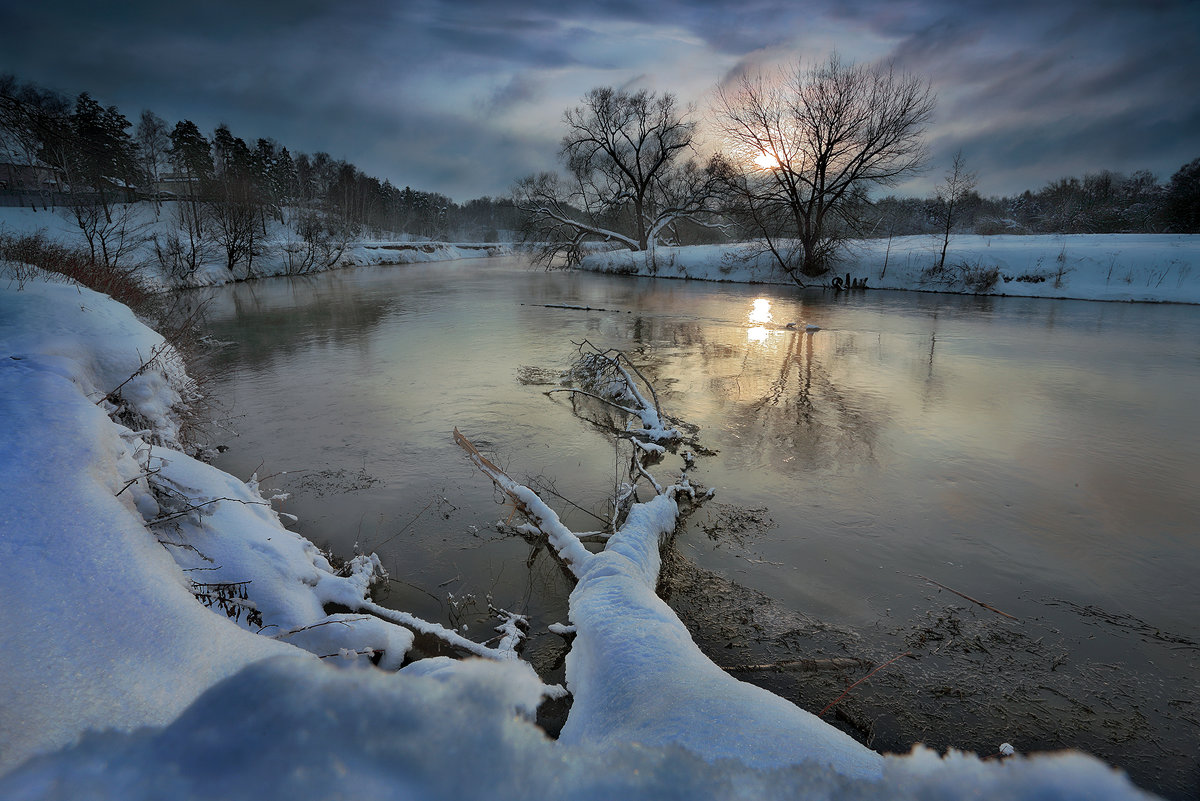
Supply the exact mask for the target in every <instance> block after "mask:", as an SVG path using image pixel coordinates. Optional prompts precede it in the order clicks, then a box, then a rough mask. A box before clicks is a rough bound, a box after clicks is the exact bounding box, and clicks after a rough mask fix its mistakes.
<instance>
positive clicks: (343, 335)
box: [206, 277, 396, 369]
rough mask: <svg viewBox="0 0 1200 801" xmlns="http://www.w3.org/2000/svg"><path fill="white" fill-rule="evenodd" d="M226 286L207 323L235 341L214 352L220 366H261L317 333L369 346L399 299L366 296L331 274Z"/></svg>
mask: <svg viewBox="0 0 1200 801" xmlns="http://www.w3.org/2000/svg"><path fill="white" fill-rule="evenodd" d="M281 280H282V279H281ZM228 291H229V293H230V294H229V296H228V298H227V299H226V303H225V304H224V306H225V308H224V309H221V310H220V311H219V312H218V313H219V315H220V316H217V314H213V315H211V317H210V320H209V321H208V324H207V325H206V333H207V334H208V335H209V336H211V337H212V338H213V339H215V340H217V341H221V342H232V343H236V345H237V347H236V348H221V349H219V350H217V351H216V352H214V354H213V355H212V357H211V360H212V361H211V364H212V365H213V366H214V367H215V368H218V369H220V368H222V367H224V366H226V365H229V364H232V363H238V364H242V365H246V366H249V367H252V368H255V369H260V368H261V367H262V366H263V365H264V364H267V363H269V362H270V361H272V360H273V359H276V358H278V357H279V356H281V355H287V354H289V353H292V352H294V351H297V350H303V349H305V348H308V347H310V346H311V345H312V340H313V337H314V336H316V337H319V338H320V340H321V341H322V342H327V343H329V344H331V345H334V346H345V345H360V346H363V347H365V346H366V343H367V341H368V339H369V337H368V336H367V335H368V334H369V332H370V331H371V330H372V329H374V328H375V327H376V326H378V325H379V324H380V323H381V322H382V321H383V319H384V318H385V317H386V316H387V314H388V313H389V311H391V310H393V309H394V308H395V305H396V299H395V298H391V297H379V298H374V297H370V296H364V293H362V292H361V290H359V289H356V288H354V287H346V286H343V285H341V284H340V283H337V282H332V281H330V280H329V279H328V277H317V278H304V277H299V278H292V279H288V280H287V283H286V284H285V285H276V286H265V287H264V286H255V285H253V284H240V285H238V286H237V287H234V288H232V289H231V290H228Z"/></svg>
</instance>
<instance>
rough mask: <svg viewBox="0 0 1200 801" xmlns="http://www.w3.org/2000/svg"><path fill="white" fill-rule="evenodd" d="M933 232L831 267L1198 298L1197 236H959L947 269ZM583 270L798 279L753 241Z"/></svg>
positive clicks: (621, 257)
mask: <svg viewBox="0 0 1200 801" xmlns="http://www.w3.org/2000/svg"><path fill="white" fill-rule="evenodd" d="M941 247H942V241H941V239H940V238H938V237H931V236H905V237H896V238H894V239H891V240H887V239H863V240H854V241H851V242H850V243H849V244H848V247H847V250H846V253H845V258H844V260H843V262H842V263H841V264H840V265H839V266H838V267H836V268H835V269H834V270H833V271H832V272H830V273H829V274H827V275H825V276H822V277H821V278H817V279H811V280H810V279H805V283H807V284H810V285H814V286H830V285H831V282H832V279H833V278H835V277H838V278H841V279H842V280H843V281H844V280H845V276H846V274H847V273H849V275H850V277H851V278H852V279H862V278H865V279H867V285H868V287H871V288H874V289H903V290H918V291H926V292H959V293H973V294H988V295H1020V296H1028V297H1047V298H1074V299H1081V300H1113V301H1150V302H1174V303H1200V235H1196V234H1079V235H1038V236H974V235H971V236H967V235H961V236H954V237H951V240H950V247H949V250H948V251H947V253H946V262H945V265H944V267H943V269H938V266H939V260H940V256H941ZM580 267H581V268H582V269H585V270H593V271H597V272H607V273H618V274H628V275H657V276H659V277H663V278H692V279H698V280H704V281H733V282H739V283H774V284H793V283H794V282H793V281H792V279H791V278H789V277H788V276H787V275H786V274H785V273H783V271H781V270H780V269H779V267H778V266H777V264H776V262H775V260H774V258H773V257H772V256H771V255H770V254H769V253H763V252H761V249H759V248H756V247H754V246H752V245H696V246H690V247H678V248H664V247H660V248H658V249H657V250H656V251H655V252H654V253H653V254H652V255H651V254H649V253H631V252H629V251H608V252H605V253H595V254H592V255H590V256H587V257H585V258H584V260H583V263H582V264H581V265H580Z"/></svg>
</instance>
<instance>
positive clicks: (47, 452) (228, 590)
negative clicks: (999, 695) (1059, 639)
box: [0, 276, 1141, 801]
mask: <svg viewBox="0 0 1200 801" xmlns="http://www.w3.org/2000/svg"><path fill="white" fill-rule="evenodd" d="M191 392H194V387H191V386H190V384H189V382H188V379H187V377H186V375H184V374H183V373H182V372H181V371H180V370H179V366H178V362H177V360H175V359H174V358H172V357H171V352H170V346H169V345H168V344H167V343H166V342H165V341H164V340H163V339H162V337H161V336H159V335H158V334H156V333H154V332H153V331H151V330H150V329H148V328H146V326H144V325H143V324H142V323H140V322H138V321H137V320H136V319H135V318H134V316H133V314H132V313H131V312H130V311H129V310H128V309H127V308H126V307H124V306H122V305H121V304H118V303H116V302H114V301H112V300H111V299H109V298H107V297H105V296H102V295H100V294H98V293H95V292H92V291H90V290H87V289H83V288H79V287H76V286H73V285H70V284H67V283H62V282H61V281H60V282H54V281H48V280H44V279H42V278H39V277H36V276H32V277H28V279H27V280H26V281H24V283H23V285H22V286H20V287H18V284H17V282H15V281H4V280H0V420H3V426H2V427H0V486H2V487H3V489H4V494H5V497H4V506H3V512H2V513H0V526H2V532H0V597H3V599H4V605H5V610H4V624H3V626H0V693H2V694H3V699H4V700H3V703H0V774H3V775H0V797H4V798H13V799H34V798H37V799H43V798H51V799H55V798H62V799H67V798H70V799H75V798H81V797H83V798H112V799H137V798H145V799H152V798H153V799H158V798H178V799H190V798H196V799H200V798H204V799H212V798H256V799H258V798H274V797H289V798H292V799H296V800H297V801H300V800H301V799H309V798H313V799H316V798H336V797H347V798H364V797H372V796H379V797H402V798H434V799H437V798H445V799H463V798H488V799H509V798H512V799H518V798H520V799H527V798H555V799H557V798H562V799H566V798H571V799H575V798H612V797H623V798H629V799H640V798H663V797H679V798H756V799H757V798H763V797H768V798H796V797H804V798H847V799H851V798H946V797H964V796H974V797H1006V798H1080V799H1084V798H1087V799H1094V798H1102V799H1104V798H1114V799H1116V798H1137V797H1141V794H1140V793H1138V792H1137V791H1136V790H1135V789H1134V788H1133V787H1132V786H1131V785H1130V784H1129V783H1128V781H1127V780H1126V779H1125V778H1124V777H1123V776H1121V775H1120V774H1118V773H1117V772H1115V771H1113V770H1111V769H1109V768H1107V767H1105V766H1104V765H1102V764H1101V763H1099V762H1098V761H1096V760H1094V759H1091V758H1089V757H1085V756H1083V755H1081V754H1068V755H1060V756H1042V757H1035V758H1024V757H1015V758H1012V759H1009V760H1006V761H1004V762H999V761H984V760H980V759H978V758H977V757H975V756H967V755H958V754H952V755H950V756H948V757H946V758H942V757H940V756H938V755H935V754H932V753H930V752H926V751H917V752H915V753H914V754H913V755H911V756H907V757H882V756H880V755H878V754H875V753H874V752H872V751H870V750H869V749H867V748H865V747H864V746H862V745H860V744H858V743H857V742H855V741H854V740H852V739H850V738H849V737H847V736H846V735H844V734H842V733H841V732H839V731H837V730H836V729H834V728H832V727H830V726H829V725H828V724H826V723H824V722H823V721H822V720H820V719H818V718H817V717H815V716H813V715H811V714H810V713H808V712H805V711H803V710H801V709H799V708H798V707H796V706H794V705H792V704H790V703H789V702H787V701H785V700H783V699H781V698H779V697H777V696H774V695H771V694H770V693H768V692H766V691H764V690H761V689H758V688H755V687H753V686H750V685H747V684H744V683H742V682H740V681H737V680H736V679H734V678H733V677H731V676H730V675H728V674H727V673H725V672H724V671H722V670H720V669H719V668H717V667H716V666H715V665H714V664H713V663H712V662H710V661H709V660H708V659H707V658H706V657H705V656H704V655H703V654H702V653H701V652H700V650H699V649H698V648H697V647H696V645H695V643H694V642H693V641H692V640H691V637H690V636H689V634H688V632H687V629H686V628H685V627H684V625H683V624H682V623H681V622H680V620H679V618H678V617H677V616H676V615H675V614H674V613H673V612H672V610H671V609H670V608H669V607H668V606H667V605H666V604H665V603H664V602H663V601H662V600H661V599H660V598H658V597H657V595H656V594H655V591H654V589H655V586H656V583H657V578H658V571H659V544H660V541H661V539H662V538H663V537H664V536H666V535H668V534H669V533H670V532H671V531H672V530H673V529H674V527H675V524H676V521H677V518H678V514H679V501H678V499H679V498H681V497H682V496H684V495H688V496H689V497H690V495H691V494H692V492H691V489H690V487H689V486H688V485H687V482H686V479H681V480H680V481H678V482H677V483H676V484H674V485H671V486H667V487H665V488H662V489H661V491H659V492H658V493H657V494H656V495H655V497H654V498H653V499H652V500H649V501H646V502H644V503H638V504H634V505H633V506H632V507H631V508H630V509H629V512H628V515H627V516H626V518H625V520H624V522H623V524H621V526H620V528H619V530H618V531H617V532H616V533H615V534H614V535H613V536H612V537H611V538H610V539H609V541H608V542H607V544H606V545H605V546H604V547H603V549H602V550H599V551H594V550H589V549H587V548H585V547H584V546H583V544H582V543H581V541H580V540H579V538H578V536H577V535H575V534H574V533H573V532H571V531H570V530H568V529H567V528H566V527H565V526H563V525H562V523H561V522H560V521H558V519H557V516H556V515H555V514H554V513H553V510H551V509H549V507H544V504H543V505H541V506H539V505H538V504H539V503H540V499H538V498H537V496H536V495H534V494H533V493H532V492H531V491H529V490H528V488H525V487H521V486H520V485H514V486H512V487H509V488H508V490H507V491H509V492H510V495H514V496H515V497H516V498H518V499H521V500H522V502H523V503H524V504H525V506H526V508H527V509H528V510H529V511H530V512H531V513H532V514H531V519H532V520H534V521H535V522H537V525H538V527H539V528H540V529H541V530H543V531H546V532H552V535H553V536H552V538H551V543H552V545H553V547H554V548H555V549H556V550H557V551H558V552H559V553H560V554H561V555H562V556H563V558H564V560H565V561H566V562H567V563H568V564H569V565H570V566H571V570H572V572H573V574H574V576H575V577H576V579H577V584H576V587H575V590H574V591H573V592H572V594H571V598H570V620H569V621H564V623H566V624H569V628H566V627H563V628H561V629H560V630H562V631H563V632H564V633H567V632H571V631H573V640H572V642H571V648H570V653H569V655H568V657H567V668H566V681H567V689H568V690H569V691H570V692H571V693H572V695H573V696H574V702H573V705H572V708H571V711H570V713H569V716H568V718H567V721H566V724H565V726H564V727H563V730H562V734H561V736H560V738H559V739H558V740H557V741H552V740H550V739H548V738H547V737H546V736H545V734H544V733H543V732H542V730H541V729H539V728H538V727H537V726H536V725H535V724H534V723H533V722H532V716H533V714H534V710H535V709H536V708H537V706H538V704H539V703H540V702H541V700H542V699H543V698H544V697H545V696H547V695H554V694H557V692H556V691H555V690H553V689H552V688H547V687H545V686H543V684H542V683H541V681H540V680H539V679H538V677H537V676H536V675H535V673H534V671H533V670H532V669H531V668H530V667H529V665H528V664H527V663H525V662H524V661H521V660H519V659H516V658H513V656H514V654H513V652H512V650H511V646H512V644H513V641H514V639H515V637H516V635H515V633H514V630H515V626H514V625H513V624H514V619H513V618H512V617H511V616H509V617H507V618H506V619H505V621H504V622H503V623H502V625H501V626H500V627H499V629H500V633H501V634H502V635H503V639H502V641H501V642H502V645H501V646H500V647H497V648H488V647H485V646H482V645H474V646H472V647H469V648H466V650H467V651H468V652H470V653H476V654H479V655H482V656H486V657H488V658H487V659H466V660H462V661H454V660H449V659H446V658H438V659H432V660H422V661H418V662H415V663H413V664H411V665H409V666H407V667H404V668H403V669H401V670H399V671H398V672H397V671H396V670H395V668H397V667H399V666H400V665H401V664H402V662H403V659H404V657H405V652H406V651H407V650H408V647H409V646H410V645H411V643H412V639H413V635H412V633H411V632H412V629H422V627H423V626H427V627H429V629H430V630H436V629H437V628H438V627H437V626H436V625H435V624H426V623H424V622H422V621H417V620H416V619H414V618H411V617H406V616H404V615H403V614H402V613H393V612H390V611H389V610H383V609H381V608H379V607H377V606H375V605H374V604H373V603H372V602H371V601H370V597H369V593H370V583H371V580H372V578H373V577H375V576H377V574H378V570H379V568H378V561H377V560H375V559H374V558H373V557H371V556H370V555H362V556H359V557H357V558H355V559H353V560H351V562H350V563H349V564H348V566H347V568H346V569H344V570H342V571H335V570H334V569H333V567H332V566H331V565H330V563H329V562H328V560H327V559H326V558H325V556H324V555H323V554H321V553H320V552H319V551H318V550H317V549H316V548H315V547H314V546H313V545H312V544H311V543H309V542H307V541H306V540H304V539H303V538H301V537H300V536H299V535H296V534H294V533H292V532H290V531H288V530H287V529H286V527H285V526H284V525H283V521H282V520H281V519H280V516H279V515H278V514H277V513H276V512H275V511H274V510H273V509H272V508H271V505H270V499H269V497H264V496H269V495H270V493H269V492H266V491H265V490H264V489H263V488H262V487H260V486H259V485H258V483H257V482H255V481H251V482H250V483H246V482H242V481H240V480H238V479H236V478H234V477H233V476H230V475H228V474H226V473H223V472H221V471H219V470H217V469H215V468H213V467H212V466H210V465H207V464H204V463H202V462H199V461H196V460H194V459H192V458H190V457H188V456H187V455H185V454H184V453H183V452H182V451H181V450H180V447H179V433H178V432H179V426H178V418H177V414H178V410H179V407H180V405H181V404H182V403H184V402H185V401H186V399H187V395H188V394H189V393H191ZM643 400H645V399H644V398H643ZM643 405H644V406H647V407H648V406H649V405H651V404H649V403H645V404H643ZM639 430H641V429H639ZM645 430H647V431H652V430H654V429H653V428H652V427H646V428H645ZM634 433H636V431H635V432H634ZM447 447H451V446H450V444H449V443H447ZM650 450H651V451H655V449H654V448H651V449H650ZM655 452H657V451H655ZM543 507H544V508H543ZM330 604H336V605H338V606H339V607H344V608H348V609H350V610H351V611H350V612H341V613H332V614H331V613H329V611H327V607H328V606H329V605H330ZM373 662H377V663H378V666H375V665H373V664H372V663H373Z"/></svg>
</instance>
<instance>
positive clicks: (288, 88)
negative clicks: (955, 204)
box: [0, 0, 1200, 201]
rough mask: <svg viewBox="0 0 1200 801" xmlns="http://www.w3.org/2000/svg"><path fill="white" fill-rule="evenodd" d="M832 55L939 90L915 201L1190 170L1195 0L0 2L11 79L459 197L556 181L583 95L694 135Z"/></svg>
mask: <svg viewBox="0 0 1200 801" xmlns="http://www.w3.org/2000/svg"><path fill="white" fill-rule="evenodd" d="M832 51H837V52H838V53H840V54H841V55H842V57H843V59H845V60H853V61H858V62H874V61H878V60H891V61H893V62H894V63H895V64H896V65H898V66H899V67H900V68H902V69H904V70H907V71H910V72H913V73H916V74H918V75H921V76H924V77H926V78H927V79H928V80H929V81H930V82H931V84H932V86H933V88H934V91H935V92H936V93H937V96H938V108H937V114H936V120H935V122H934V124H933V125H932V126H931V128H930V130H929V144H930V148H931V151H932V156H933V158H932V161H931V164H930V168H929V170H928V172H927V173H926V175H925V176H924V177H923V178H921V179H918V180H916V181H914V182H910V184H908V185H907V186H906V187H902V188H903V189H906V190H908V191H909V192H911V193H914V194H924V193H925V192H927V191H928V190H929V187H930V186H932V184H933V183H935V182H936V180H937V179H938V178H939V177H940V175H941V173H943V172H944V171H945V167H946V164H947V163H948V162H949V160H950V158H951V157H952V155H953V153H954V151H955V150H957V149H958V148H962V150H963V152H964V154H965V156H966V158H967V161H968V166H969V167H970V168H972V169H974V170H975V171H976V172H977V173H978V174H979V190H980V192H981V193H983V194H985V195H993V194H1005V193H1013V192H1018V191H1021V190H1023V189H1026V188H1029V189H1037V188H1039V187H1041V186H1042V185H1044V184H1045V183H1047V182H1048V181H1050V180H1053V179H1055V178H1060V177H1063V176H1065V175H1072V174H1074V175H1082V174H1083V173H1085V172H1089V171H1096V170H1100V169H1105V168H1108V169H1114V170H1119V171H1125V172H1130V171H1133V170H1136V169H1149V170H1151V171H1153V172H1155V173H1156V174H1157V175H1158V176H1159V178H1160V179H1165V178H1169V177H1170V175H1171V173H1173V172H1174V171H1175V170H1176V169H1178V168H1179V167H1180V166H1181V165H1182V164H1184V163H1185V162H1188V161H1191V160H1192V159H1194V158H1197V157H1200V2H1197V0H1131V1H1130V2H1119V1H1116V0H1095V1H1094V2H1081V1H1075V2H1070V1H1064V0H987V1H981V0H790V1H788V0H742V1H741V2H717V1H715V0H712V1H709V2H684V0H608V1H603V0H602V1H601V2H588V3H575V2H573V1H572V0H511V1H510V0H452V1H451V0H336V1H333V0H237V1H236V2H235V1H234V0H204V2H194V3H186V4H184V3H174V2H164V1H163V0H154V2H142V0H132V1H131V2H111V1H106V0H79V2H67V1H66V0H36V1H31V0H0V73H2V72H8V73H13V74H15V75H16V76H17V77H19V78H22V79H26V80H33V81H36V82H38V83H40V84H43V85H45V86H48V87H51V88H55V89H58V90H60V91H62V92H65V93H67V94H69V95H74V94H77V93H78V92H80V91H89V92H91V93H92V94H93V95H94V96H95V97H97V99H99V100H100V101H101V102H103V103H105V104H116V105H117V106H119V107H120V108H121V110H122V111H123V112H124V113H125V115H126V116H127V117H129V118H130V119H136V117H137V115H138V114H139V113H140V111H141V110H142V109H144V108H149V109H152V110H153V111H155V112H156V113H157V114H159V115H160V116H162V117H163V118H165V119H166V120H167V121H168V123H169V124H172V125H173V124H174V122H175V121H177V120H179V119H184V118H187V119H191V120H193V121H194V122H196V123H197V124H198V125H199V126H200V127H201V129H202V130H205V131H211V130H212V129H213V128H214V127H215V126H216V125H217V124H218V123H221V122H225V123H227V124H228V125H229V126H230V128H231V129H232V130H233V133H234V134H235V135H237V136H240V137H242V138H244V139H246V140H248V141H252V140H254V139H256V138H258V137H262V136H269V137H274V138H275V139H277V140H279V141H280V142H281V143H283V144H284V145H286V146H288V147H289V148H290V149H291V150H293V151H306V152H310V153H311V152H315V151H318V150H324V151H327V152H329V153H330V154H331V155H333V156H335V157H337V158H344V159H346V160H348V161H351V162H353V163H355V164H356V165H358V166H359V167H360V168H361V169H363V170H364V171H365V172H367V173H370V174H372V175H376V176H378V177H380V178H387V179H390V180H391V181H392V182H393V183H396V184H398V185H401V186H403V185H409V186H412V187H413V188H417V189H425V190H431V191H438V192H443V193H445V194H448V195H450V196H451V197H453V198H454V199H455V200H459V201H464V200H467V199H469V198H472V197H478V196H480V195H485V194H487V195H497V194H504V193H506V192H507V190H508V188H509V187H510V185H511V184H512V182H513V180H514V179H515V178H518V177H520V176H521V175H523V174H526V173H529V172H533V171H536V170H542V169H547V168H549V167H551V166H552V165H553V163H554V159H555V153H556V150H557V143H558V139H559V137H560V136H561V133H562V131H561V127H560V124H559V123H560V119H561V116H562V112H563V109H564V108H566V107H567V106H570V105H573V104H575V103H576V102H578V100H579V98H580V97H581V96H582V95H583V93H584V92H586V91H587V90H588V89H590V88H592V87H594V86H600V85H612V86H620V87H646V88H650V89H653V90H657V91H671V92H674V93H675V94H676V95H677V96H678V97H679V98H680V99H681V100H684V101H686V102H691V103H694V104H695V105H696V107H697V109H698V112H697V113H698V114H699V115H700V116H701V117H702V116H703V114H704V111H705V109H706V107H707V105H708V103H709V101H710V99H711V95H712V92H713V89H714V87H716V86H717V85H718V84H719V83H720V82H722V81H726V80H729V78H730V77H731V76H735V75H738V74H741V72H742V71H744V70H746V69H756V68H759V67H768V68H769V67H772V66H774V65H778V64H786V63H795V61H796V60H797V59H799V58H805V59H809V60H811V59H818V60H820V59H823V58H825V57H826V56H827V55H828V54H829V53H830V52H832Z"/></svg>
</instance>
